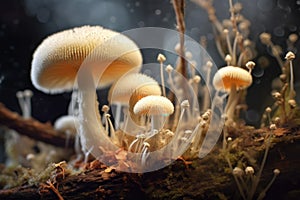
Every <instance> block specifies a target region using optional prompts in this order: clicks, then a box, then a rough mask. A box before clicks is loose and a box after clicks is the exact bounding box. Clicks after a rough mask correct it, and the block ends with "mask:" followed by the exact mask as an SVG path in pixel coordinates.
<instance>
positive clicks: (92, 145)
mask: <svg viewBox="0 0 300 200" xmlns="http://www.w3.org/2000/svg"><path fill="white" fill-rule="evenodd" d="M141 64H142V56H141V53H140V51H139V49H138V47H137V46H136V44H135V43H134V42H133V41H132V40H131V39H129V38H128V37H126V36H125V35H122V34H120V33H117V32H115V31H111V30H108V29H105V28H102V27H100V26H83V27H79V28H74V29H70V30H65V31H62V32H58V33H55V34H53V35H51V36H49V37H48V38H46V39H45V40H44V41H43V42H42V43H41V44H40V46H39V47H38V48H37V49H36V51H35V53H34V55H33V61H32V69H31V79H32V82H33V84H34V86H35V87H36V88H38V89H40V90H42V91H44V92H49V93H58V92H62V91H65V90H71V89H73V87H74V86H75V87H78V100H79V101H78V103H79V105H78V106H79V124H80V125H79V132H80V135H81V145H82V148H83V150H84V152H87V151H88V150H89V151H90V152H92V154H93V155H94V156H96V157H97V156H98V155H99V153H100V154H101V150H100V147H103V148H105V144H107V145H111V146H110V147H111V148H114V149H115V148H117V147H113V146H112V143H111V141H110V140H109V138H108V137H107V133H105V130H104V128H103V126H102V124H101V123H100V120H99V118H100V115H99V110H98V102H97V96H96V92H95V90H96V88H99V87H105V86H107V85H109V84H111V83H112V82H114V81H115V80H117V79H118V78H120V77H121V76H122V75H123V74H125V73H126V72H128V71H129V70H132V71H139V69H140V67H141ZM134 68H135V69H136V70H133V69H134ZM76 78H77V79H78V81H77V82H76Z"/></svg>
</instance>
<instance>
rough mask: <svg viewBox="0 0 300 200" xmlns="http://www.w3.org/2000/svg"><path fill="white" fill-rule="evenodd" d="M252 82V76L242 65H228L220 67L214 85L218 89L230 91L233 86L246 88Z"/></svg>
mask: <svg viewBox="0 0 300 200" xmlns="http://www.w3.org/2000/svg"><path fill="white" fill-rule="evenodd" d="M251 84H252V76H251V75H250V74H249V72H247V71H246V70H244V69H242V68H240V67H233V66H226V67H223V68H221V69H219V70H218V71H217V72H216V74H215V76H214V78H213V86H214V87H215V89H216V90H221V91H226V92H230V89H231V86H232V85H235V86H236V89H244V88H247V87H249V86H250V85H251Z"/></svg>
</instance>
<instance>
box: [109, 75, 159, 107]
mask: <svg viewBox="0 0 300 200" xmlns="http://www.w3.org/2000/svg"><path fill="white" fill-rule="evenodd" d="M145 90H152V91H151V92H150V91H149V92H146V91H145ZM134 91H139V92H140V93H144V94H145V93H149V94H156V95H161V89H160V86H159V84H158V83H157V81H156V80H154V79H153V78H151V77H150V76H147V75H145V74H140V73H133V74H128V75H125V76H122V77H121V78H120V79H119V80H118V81H117V82H115V83H114V84H113V85H112V87H111V88H110V90H109V93H108V101H109V102H110V103H115V102H120V103H123V104H128V103H129V99H130V97H131V95H132V94H133V92H134Z"/></svg>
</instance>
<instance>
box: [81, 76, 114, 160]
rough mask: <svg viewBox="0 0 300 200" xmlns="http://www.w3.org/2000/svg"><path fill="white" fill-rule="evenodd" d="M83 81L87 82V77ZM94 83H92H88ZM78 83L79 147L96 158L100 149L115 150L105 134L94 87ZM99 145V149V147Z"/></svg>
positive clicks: (100, 151) (100, 153)
mask: <svg viewBox="0 0 300 200" xmlns="http://www.w3.org/2000/svg"><path fill="white" fill-rule="evenodd" d="M84 81H85V83H83V84H88V83H87V82H88V81H91V80H88V79H87V78H85V80H84ZM90 84H94V83H90ZM80 87H81V85H80V84H79V90H78V98H79V102H78V103H79V104H78V105H79V116H78V120H79V134H80V142H81V149H82V151H83V152H84V154H85V157H86V156H87V154H89V153H91V154H92V155H93V156H94V157H96V158H98V157H100V156H101V155H103V153H104V152H103V150H102V149H109V150H112V151H116V150H117V146H115V145H114V144H113V143H112V142H111V141H110V139H109V137H108V136H107V134H106V131H105V129H104V127H103V125H102V124H101V123H100V122H101V117H100V114H99V110H98V101H97V96H96V92H95V91H96V88H95V87H94V88H93V87H92V88H80ZM99 147H101V149H100V148H99Z"/></svg>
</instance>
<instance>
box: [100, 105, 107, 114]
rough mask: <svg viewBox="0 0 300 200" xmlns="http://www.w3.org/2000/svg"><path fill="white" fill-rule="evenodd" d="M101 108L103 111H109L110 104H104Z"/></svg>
mask: <svg viewBox="0 0 300 200" xmlns="http://www.w3.org/2000/svg"><path fill="white" fill-rule="evenodd" d="M101 110H102V112H105V113H107V112H108V111H109V106H108V105H103V106H102V109H101Z"/></svg>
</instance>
